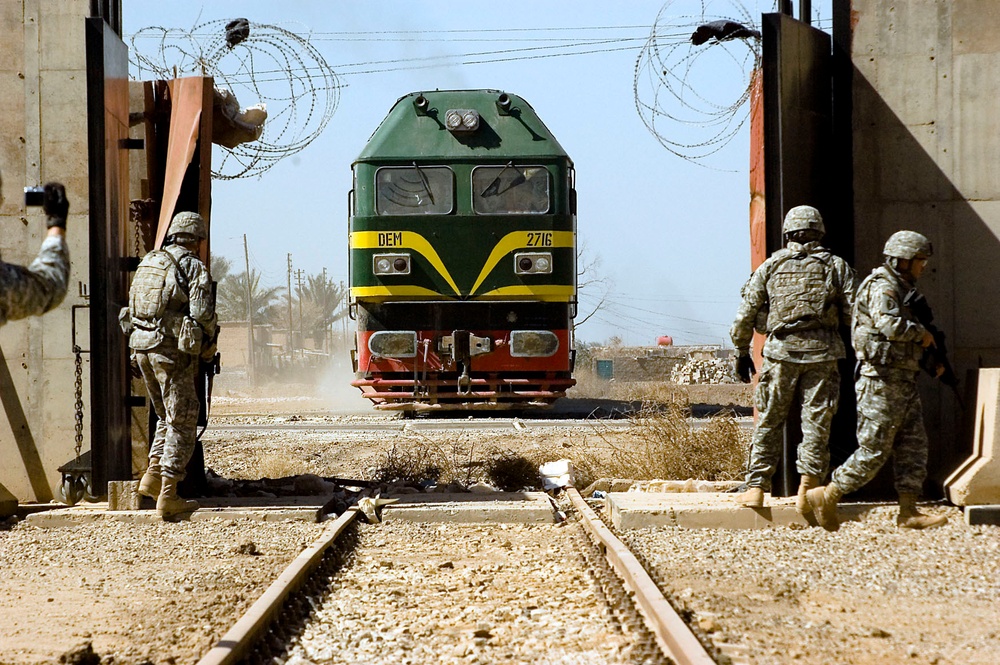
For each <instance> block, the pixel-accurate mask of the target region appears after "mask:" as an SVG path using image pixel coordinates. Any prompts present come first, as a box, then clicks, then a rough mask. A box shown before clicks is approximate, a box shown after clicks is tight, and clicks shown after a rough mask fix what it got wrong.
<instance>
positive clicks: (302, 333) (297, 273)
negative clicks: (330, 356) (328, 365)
mask: <svg viewBox="0 0 1000 665" xmlns="http://www.w3.org/2000/svg"><path fill="white" fill-rule="evenodd" d="M303 273H305V270H303V269H302V268H299V269H298V270H296V271H295V281H296V282H298V295H299V337H301V338H302V360H305V358H306V346H305V342H306V334H305V331H304V330H303V329H302V275H303Z"/></svg>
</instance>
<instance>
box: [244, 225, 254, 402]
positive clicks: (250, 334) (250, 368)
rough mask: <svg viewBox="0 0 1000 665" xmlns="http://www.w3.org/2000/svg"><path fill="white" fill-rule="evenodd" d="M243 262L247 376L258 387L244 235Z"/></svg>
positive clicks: (248, 261)
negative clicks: (245, 299)
mask: <svg viewBox="0 0 1000 665" xmlns="http://www.w3.org/2000/svg"><path fill="white" fill-rule="evenodd" d="M243 261H244V266H246V270H247V273H246V274H247V346H248V349H247V360H248V361H249V363H248V365H247V374H248V375H249V378H250V385H252V386H256V385H257V367H256V362H255V358H254V352H253V292H252V290H251V288H250V250H249V249H248V248H247V234H245V233H244V234H243Z"/></svg>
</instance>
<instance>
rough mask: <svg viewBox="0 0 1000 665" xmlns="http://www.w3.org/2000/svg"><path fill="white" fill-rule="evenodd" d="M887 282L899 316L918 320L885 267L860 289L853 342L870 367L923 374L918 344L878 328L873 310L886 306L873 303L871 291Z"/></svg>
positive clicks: (858, 353) (920, 347) (857, 353)
mask: <svg viewBox="0 0 1000 665" xmlns="http://www.w3.org/2000/svg"><path fill="white" fill-rule="evenodd" d="M880 280H881V281H886V282H888V283H889V284H890V286H892V287H893V288H892V290H893V295H894V296H895V297H896V299H897V302H896V305H897V306H898V308H899V312H898V316H899V317H900V318H902V319H905V320H907V321H915V320H916V318H915V317H914V316H913V314H912V313H911V312H910V311H909V309H908V308H907V307H906V306H905V305H904V304H903V299H904V296H905V294H903V293H899V290H898V288H896V280H895V279H894V278H892V277H891V276H890V274H889V273H888V271H887V270H886V269H885V268H884V267H879V268H876V269H875V270H874V271H873V272H872V274H870V275H868V277H866V278H865V280H864V281H863V282H861V286H860V287H858V297H857V300H856V301H855V304H854V325H853V326H852V328H851V343H852V344H853V345H854V352H855V355H856V356H857V358H858V360H859V361H862V362H866V363H868V364H870V365H879V366H884V367H890V368H894V369H901V370H906V371H908V372H919V371H920V358H921V356H922V355H923V347H922V346H921V345H920V344H919V343H917V342H903V341H899V340H890V339H888V338H887V337H886V336H885V335H883V334H882V333H881V332H880V331H879V329H878V328H876V327H875V319H874V316H873V315H872V309H876V310H877V309H878V308H879V307H881V305H882V303H873V302H871V292H872V290H873V287H874V286H875V284H874V283H875V282H876V281H880Z"/></svg>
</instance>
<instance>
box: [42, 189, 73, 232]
mask: <svg viewBox="0 0 1000 665" xmlns="http://www.w3.org/2000/svg"><path fill="white" fill-rule="evenodd" d="M42 210H44V211H45V214H46V215H47V216H48V221H47V222H46V224H45V226H46V228H49V229H51V228H52V227H53V226H58V227H59V228H61V229H65V228H66V217H67V215H69V200H68V199H67V198H66V188H65V187H63V185H62V183H58V182H49V183H46V184H45V188H44V193H43V194H42Z"/></svg>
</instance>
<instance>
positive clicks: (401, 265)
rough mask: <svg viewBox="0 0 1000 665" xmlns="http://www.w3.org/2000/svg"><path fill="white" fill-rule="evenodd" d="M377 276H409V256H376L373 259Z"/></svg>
mask: <svg viewBox="0 0 1000 665" xmlns="http://www.w3.org/2000/svg"><path fill="white" fill-rule="evenodd" d="M373 266H374V272H375V274H376V275H409V274H410V255H409V254H376V255H375V257H374V258H373Z"/></svg>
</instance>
